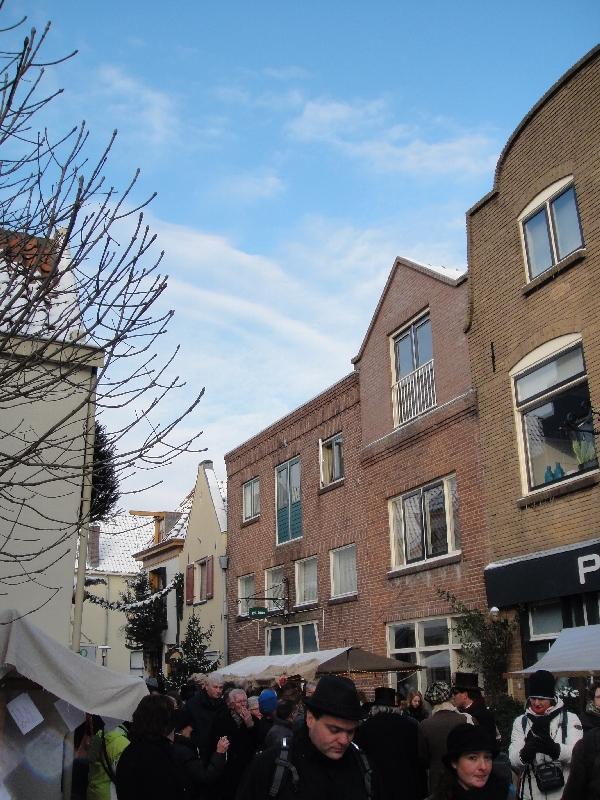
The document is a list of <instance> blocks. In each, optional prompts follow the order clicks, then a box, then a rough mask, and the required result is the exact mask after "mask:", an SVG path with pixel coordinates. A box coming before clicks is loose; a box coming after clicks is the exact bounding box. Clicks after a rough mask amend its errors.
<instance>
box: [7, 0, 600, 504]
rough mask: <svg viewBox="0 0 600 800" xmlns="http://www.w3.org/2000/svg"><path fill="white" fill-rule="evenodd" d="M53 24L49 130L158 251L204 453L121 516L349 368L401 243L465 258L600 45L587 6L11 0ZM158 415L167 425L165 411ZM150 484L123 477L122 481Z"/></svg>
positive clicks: (183, 484)
mask: <svg viewBox="0 0 600 800" xmlns="http://www.w3.org/2000/svg"><path fill="white" fill-rule="evenodd" d="M20 14H27V15H28V22H27V25H35V26H36V27H38V28H41V27H43V25H44V24H45V23H46V21H48V20H51V21H52V29H51V33H50V37H49V41H48V44H47V47H46V55H47V56H52V57H54V56H59V55H64V54H66V53H68V52H70V51H72V50H74V49H77V50H78V54H77V56H76V57H75V58H73V59H71V60H69V61H68V62H66V63H64V64H61V65H59V66H57V67H50V68H49V69H48V71H47V75H46V78H45V80H46V81H47V86H49V87H50V88H59V87H60V88H64V93H63V94H62V95H61V96H60V98H58V99H57V100H55V101H53V103H52V104H51V105H50V106H48V107H47V109H45V111H44V115H45V118H44V122H45V124H47V125H48V127H49V128H50V129H51V130H53V131H56V132H59V131H61V130H66V129H68V128H69V127H70V126H71V125H73V124H76V123H77V122H79V121H80V120H83V119H85V120H86V122H87V124H88V126H89V128H90V130H91V138H90V142H89V148H90V150H91V152H92V153H96V154H97V153H99V152H100V151H101V149H102V146H103V145H104V144H105V143H106V142H107V141H108V139H109V137H110V135H111V132H112V131H113V129H117V130H118V137H117V141H116V144H115V146H114V148H113V150H112V152H111V155H110V159H109V162H108V164H107V167H106V173H107V177H108V179H109V181H110V182H111V183H113V184H114V185H116V186H122V187H123V186H125V185H126V184H127V183H128V181H129V179H130V177H131V176H132V174H133V172H134V171H135V169H136V168H138V167H139V168H140V169H141V178H140V181H139V183H138V186H137V187H136V197H137V199H140V200H141V199H142V198H145V197H147V196H148V195H150V194H152V193H153V192H154V191H156V192H158V195H157V197H156V199H155V200H154V201H153V202H152V204H151V206H150V208H149V210H148V211H147V213H146V220H147V221H148V222H149V223H150V225H151V227H152V229H153V230H154V231H155V232H156V233H157V234H158V239H159V243H160V247H161V248H163V249H164V250H165V257H164V260H163V263H162V268H163V271H164V272H166V273H167V274H168V275H169V286H168V290H167V291H166V293H165V295H164V297H163V298H162V300H161V302H162V303H163V304H165V305H166V306H167V307H169V308H173V309H174V310H175V312H176V313H175V317H174V319H173V321H172V324H171V326H170V329H169V333H168V335H167V336H165V337H163V340H161V344H160V347H161V348H164V349H165V352H166V351H168V350H169V349H170V348H173V347H174V346H176V345H180V351H179V354H178V359H177V374H178V375H180V376H182V378H185V381H186V384H187V385H186V387H185V389H183V390H182V391H181V392H180V397H179V400H178V401H174V402H173V403H169V407H168V408H167V409H166V410H165V415H168V414H169V413H173V410H174V409H175V408H176V407H177V403H179V404H180V405H181V406H183V405H184V403H185V400H186V398H189V397H192V396H193V395H195V394H197V393H198V392H199V391H200V390H201V389H202V388H203V387H204V388H205V394H204V397H203V399H202V401H201V403H200V404H199V406H198V407H197V408H196V409H195V411H194V412H193V414H192V415H191V416H190V417H188V418H187V419H186V420H185V422H184V423H183V430H182V435H185V434H186V433H188V432H192V433H195V432H198V431H202V432H203V433H202V436H201V437H200V440H199V446H200V447H202V448H205V451H204V452H202V453H190V454H186V455H184V456H182V457H180V458H179V459H178V461H177V462H176V463H175V464H173V465H172V466H170V467H168V468H166V469H164V470H162V471H161V472H160V474H159V475H153V476H152V480H156V479H157V478H159V479H160V480H161V481H162V483H161V484H160V486H158V487H156V488H154V489H153V490H152V491H150V492H148V493H146V494H142V495H136V496H135V499H131V498H128V497H127V496H125V497H124V498H123V499H122V501H121V505H122V507H123V508H131V507H135V508H145V509H152V510H159V509H160V510H166V509H172V508H175V507H176V506H177V505H178V504H179V502H180V500H181V499H182V497H183V496H184V495H185V494H186V493H187V492H188V491H189V489H191V488H192V486H193V484H194V481H195V474H196V469H197V465H198V463H199V462H200V461H201V460H202V459H204V458H209V459H212V460H213V462H214V465H215V469H216V472H217V477H219V478H221V479H223V478H225V467H224V461H223V455H224V454H225V453H226V452H228V451H229V450H231V449H233V448H234V447H236V446H237V445H239V444H241V443H242V442H244V441H245V440H247V439H248V438H250V437H251V436H253V435H254V434H256V433H258V432H259V431H260V430H262V429H264V428H265V427H267V426H268V425H269V424H271V423H272V422H274V421H276V420H278V419H279V418H281V417H282V416H284V415H285V414H286V413H288V412H289V411H291V410H293V409H294V408H296V407H297V406H299V405H301V404H302V403H303V402H305V401H306V400H308V399H310V398H311V397H313V396H315V395H316V394H318V393H319V392H320V391H322V390H323V389H325V388H327V387H328V386H330V385H331V384H333V383H335V382H336V381H337V380H339V379H340V378H342V377H343V376H344V375H346V374H347V373H348V372H350V371H351V370H352V364H351V359H352V357H353V356H354V355H356V353H357V351H358V349H359V347H360V343H361V341H362V338H363V336H364V333H365V332H366V329H367V327H368V324H369V321H370V319H371V316H372V313H373V310H374V308H375V306H376V304H377V301H378V299H379V295H380V293H381V291H382V289H383V286H384V284H385V281H386V278H387V275H388V273H389V271H390V269H391V267H392V264H393V261H394V258H395V257H396V256H398V255H402V256H406V257H408V258H414V259H416V260H418V261H421V262H425V263H432V264H436V265H444V266H447V267H451V268H461V269H463V268H466V236H465V212H466V210H467V209H468V208H469V207H470V206H472V205H473V204H474V203H475V202H476V201H477V200H478V199H479V198H481V197H482V196H483V195H484V194H485V193H486V192H487V191H489V189H490V188H491V186H492V180H493V173H494V167H495V164H496V161H497V158H498V155H499V153H500V151H501V149H502V147H503V145H504V143H505V142H506V140H507V138H508V137H509V136H510V134H511V133H512V131H513V130H514V128H515V127H516V126H517V125H518V123H519V122H520V120H521V119H522V118H523V116H525V114H526V113H527V112H528V111H529V109H530V108H531V106H532V105H533V104H534V103H535V102H536V101H537V100H538V99H539V98H540V97H541V96H542V95H543V94H544V93H545V91H546V90H547V89H548V88H549V87H550V86H551V85H552V84H553V83H554V82H555V81H556V80H557V79H558V78H559V77H560V76H561V75H562V74H563V73H564V72H565V71H566V70H567V69H568V68H569V67H570V66H571V65H572V64H573V63H575V62H576V61H577V60H578V59H579V58H581V56H583V55H584V54H585V53H586V52H587V51H588V50H590V49H591V48H592V47H594V46H595V45H596V44H597V43H598V41H599V40H600V3H598V2H597V0H571V2H570V3H565V2H557V0H544V2H541V0H530V2H526V3H524V2H522V0H519V1H518V2H517V0H503V2H502V3H499V2H489V3H483V2H481V0H464V1H462V0H457V2H454V3H450V2H448V1H447V0H445V1H442V0H425V1H424V2H421V3H408V2H405V0H395V2H394V1H393V0H374V1H373V2H370V3H367V2H358V1H357V0H319V2H316V0H253V2H249V0H245V2H244V0H219V2H217V0H212V1H211V2H209V1H208V0H178V2H176V3H164V2H163V3H158V2H155V0H144V2H141V0H127V1H126V2H123V0H121V2H115V0H103V2H101V3H100V2H94V1H93V0H87V2H81V0H54V2H50V1H49V0H47V1H46V2H37V1H36V0H8V1H7V3H6V5H5V7H4V9H3V11H2V16H3V27H6V22H7V20H11V19H16V18H17V17H18V16H19V15H20ZM165 418H166V416H165ZM147 480H148V478H147V476H143V477H139V478H134V480H133V481H132V482H131V483H130V484H129V487H130V488H135V487H137V486H141V485H142V484H143V483H144V482H145V481H147Z"/></svg>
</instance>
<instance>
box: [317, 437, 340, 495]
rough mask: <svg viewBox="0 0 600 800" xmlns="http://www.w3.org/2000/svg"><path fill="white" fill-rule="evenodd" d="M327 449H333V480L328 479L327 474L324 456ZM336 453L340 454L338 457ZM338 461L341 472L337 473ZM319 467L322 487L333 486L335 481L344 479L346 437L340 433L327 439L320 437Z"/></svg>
mask: <svg viewBox="0 0 600 800" xmlns="http://www.w3.org/2000/svg"><path fill="white" fill-rule="evenodd" d="M338 442H339V448H337V449H336V444H337V443H338ZM325 449H331V458H332V464H333V470H334V477H333V478H332V480H328V479H327V477H326V475H325V460H324V458H323V451H324V450H325ZM336 453H338V454H339V457H338V459H336ZM336 463H337V466H338V467H339V474H337V476H336V474H335V472H336ZM319 467H320V473H321V488H324V487H325V486H333V484H334V483H339V481H343V480H344V475H345V465H344V439H343V436H342V434H341V432H340V433H336V434H334V435H333V436H330V437H329V438H327V439H319Z"/></svg>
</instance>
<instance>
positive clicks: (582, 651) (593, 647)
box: [511, 625, 600, 677]
mask: <svg viewBox="0 0 600 800" xmlns="http://www.w3.org/2000/svg"><path fill="white" fill-rule="evenodd" d="M538 669H546V670H548V672H551V673H552V674H553V675H555V676H556V677H561V676H572V677H577V676H586V675H592V674H594V673H600V625H586V626H583V627H581V628H564V629H563V630H562V631H561V632H560V633H559V634H558V636H557V637H556V640H555V642H554V644H553V645H552V646H551V648H550V649H549V650H548V652H547V653H544V655H543V656H542V657H541V658H540V660H539V661H537V662H536V663H535V664H533V666H531V667H528V668H527V669H524V670H522V671H521V672H512V673H511V675H523V676H524V677H527V676H528V675H531V673H532V672H536V670H538Z"/></svg>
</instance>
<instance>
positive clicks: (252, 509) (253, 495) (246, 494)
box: [242, 478, 260, 522]
mask: <svg viewBox="0 0 600 800" xmlns="http://www.w3.org/2000/svg"><path fill="white" fill-rule="evenodd" d="M242 491H243V519H244V522H246V521H247V520H249V519H256V517H259V516H260V481H259V479H258V478H252V480H251V481H247V482H246V483H245V484H244V485H243V486H242Z"/></svg>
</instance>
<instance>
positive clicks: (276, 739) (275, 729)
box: [263, 718, 294, 750]
mask: <svg viewBox="0 0 600 800" xmlns="http://www.w3.org/2000/svg"><path fill="white" fill-rule="evenodd" d="M293 736H294V724H293V722H291V720H287V719H277V718H276V719H275V721H274V722H273V724H272V725H271V727H270V728H269V731H268V732H267V735H266V736H265V738H264V742H263V749H264V750H268V749H269V747H281V745H282V743H283V740H284V739H286V740H287V743H288V747H289V745H290V744H291V742H292V738H293Z"/></svg>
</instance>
